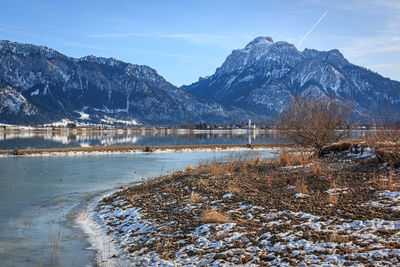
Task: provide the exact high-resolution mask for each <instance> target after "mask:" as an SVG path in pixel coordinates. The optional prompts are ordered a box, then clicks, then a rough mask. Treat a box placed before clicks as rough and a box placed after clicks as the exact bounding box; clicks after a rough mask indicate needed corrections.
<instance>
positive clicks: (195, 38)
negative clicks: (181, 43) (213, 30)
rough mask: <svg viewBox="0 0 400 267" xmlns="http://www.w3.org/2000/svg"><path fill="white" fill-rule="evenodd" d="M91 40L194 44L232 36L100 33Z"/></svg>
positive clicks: (226, 38)
mask: <svg viewBox="0 0 400 267" xmlns="http://www.w3.org/2000/svg"><path fill="white" fill-rule="evenodd" d="M88 37H89V38H129V37H151V38H164V39H181V40H185V41H188V42H193V43H213V42H216V41H221V40H229V39H231V37H230V36H223V35H209V34H188V33H172V34H163V33H133V32H130V33H99V34H90V35H88Z"/></svg>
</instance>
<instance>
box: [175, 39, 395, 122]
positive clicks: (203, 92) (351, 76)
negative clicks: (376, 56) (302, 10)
mask: <svg viewBox="0 0 400 267" xmlns="http://www.w3.org/2000/svg"><path fill="white" fill-rule="evenodd" d="M182 88H183V89H184V90H186V91H187V92H189V93H191V94H193V95H195V96H198V97H201V98H204V99H213V100H216V101H219V102H220V103H221V104H223V105H225V106H236V107H240V108H243V109H246V110H248V111H252V112H255V113H257V114H260V115H267V116H271V117H273V116H274V115H275V114H276V113H278V112H281V111H282V109H283V108H284V107H285V104H286V103H287V102H288V101H289V99H290V98H291V96H297V95H299V94H300V95H310V96H311V97H315V96H319V97H320V96H334V97H336V98H337V99H339V100H340V101H349V102H350V103H351V105H352V108H353V109H354V111H355V112H357V113H359V114H371V116H374V115H376V114H378V113H381V112H387V111H388V109H390V110H391V112H394V113H397V114H399V112H400V82H397V81H393V80H390V79H388V78H384V77H382V76H380V75H379V74H377V73H374V72H372V71H370V70H368V69H365V68H363V67H359V66H356V65H353V64H351V63H350V62H348V61H347V60H346V59H345V58H344V57H343V55H342V54H341V53H340V52H339V51H338V50H336V49H334V50H331V51H317V50H313V49H305V50H304V51H302V52H300V51H299V50H297V48H296V47H295V46H294V45H292V44H289V43H287V42H274V41H273V40H272V38H271V37H258V38H256V39H254V40H253V41H252V42H250V43H249V44H248V45H247V46H246V47H245V48H243V49H238V50H234V51H233V52H232V53H231V54H230V55H229V56H228V57H227V59H226V60H225V62H224V63H223V64H222V66H221V67H220V68H218V69H217V70H216V72H215V74H213V75H211V76H208V77H206V78H200V79H199V81H198V82H196V83H193V84H191V85H188V86H183V87H182Z"/></svg>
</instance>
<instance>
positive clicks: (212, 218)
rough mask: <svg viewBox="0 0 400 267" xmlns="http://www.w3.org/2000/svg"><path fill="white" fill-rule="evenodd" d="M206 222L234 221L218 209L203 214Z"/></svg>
mask: <svg viewBox="0 0 400 267" xmlns="http://www.w3.org/2000/svg"><path fill="white" fill-rule="evenodd" d="M201 220H202V222H204V223H229V222H232V221H231V220H230V219H228V218H227V217H226V216H225V215H223V214H221V213H219V212H218V211H216V210H210V211H208V212H206V213H205V214H204V215H203V218H202V219H201Z"/></svg>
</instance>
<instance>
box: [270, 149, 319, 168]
mask: <svg viewBox="0 0 400 267" xmlns="http://www.w3.org/2000/svg"><path fill="white" fill-rule="evenodd" d="M309 162H311V156H310V154H309V153H305V152H298V153H295V152H288V151H287V150H286V149H282V152H281V154H280V156H279V160H278V161H277V165H278V167H286V166H292V165H304V164H307V163H309Z"/></svg>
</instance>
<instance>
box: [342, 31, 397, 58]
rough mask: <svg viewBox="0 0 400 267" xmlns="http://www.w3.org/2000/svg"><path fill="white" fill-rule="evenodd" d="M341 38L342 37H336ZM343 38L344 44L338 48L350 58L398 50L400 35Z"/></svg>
mask: <svg viewBox="0 0 400 267" xmlns="http://www.w3.org/2000/svg"><path fill="white" fill-rule="evenodd" d="M338 38H342V37H338ZM343 39H345V40H344V41H345V43H347V44H348V45H345V46H343V47H340V48H339V49H340V50H341V51H342V52H343V53H344V54H345V55H346V56H348V57H350V58H359V57H363V56H365V55H372V54H380V53H385V52H400V36H390V37H389V36H387V35H384V36H375V37H352V38H343Z"/></svg>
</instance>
